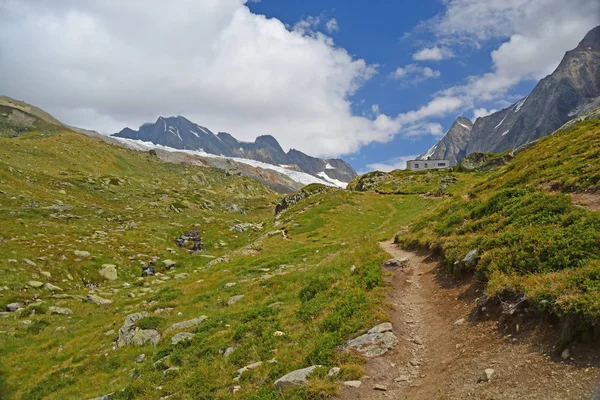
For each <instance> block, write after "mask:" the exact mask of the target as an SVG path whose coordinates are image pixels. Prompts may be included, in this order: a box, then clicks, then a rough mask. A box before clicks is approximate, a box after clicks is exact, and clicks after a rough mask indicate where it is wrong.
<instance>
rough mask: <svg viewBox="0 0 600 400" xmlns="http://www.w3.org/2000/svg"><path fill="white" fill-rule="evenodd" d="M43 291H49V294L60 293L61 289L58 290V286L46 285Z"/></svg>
mask: <svg viewBox="0 0 600 400" xmlns="http://www.w3.org/2000/svg"><path fill="white" fill-rule="evenodd" d="M44 289H46V290H49V291H51V292H62V288H60V287H58V286H55V285H53V284H51V283H46V284H45V285H44Z"/></svg>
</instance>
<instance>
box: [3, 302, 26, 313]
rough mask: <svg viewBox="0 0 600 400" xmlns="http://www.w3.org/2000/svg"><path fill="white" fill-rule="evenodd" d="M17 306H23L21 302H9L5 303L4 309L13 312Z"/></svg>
mask: <svg viewBox="0 0 600 400" xmlns="http://www.w3.org/2000/svg"><path fill="white" fill-rule="evenodd" d="M19 308H23V304H21V303H9V304H7V305H6V311H8V312H15V311H17V310H18V309H19Z"/></svg>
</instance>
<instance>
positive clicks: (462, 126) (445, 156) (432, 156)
mask: <svg viewBox="0 0 600 400" xmlns="http://www.w3.org/2000/svg"><path fill="white" fill-rule="evenodd" d="M472 129H473V123H472V122H471V120H470V119H468V118H465V117H459V118H458V119H456V121H454V123H453V124H452V127H450V130H448V132H446V134H445V135H444V137H442V139H440V141H439V142H438V143H437V144H435V145H434V146H433V147H432V148H430V149H429V150H428V151H427V152H426V153H425V154H423V155H422V156H420V157H419V158H418V159H419V160H448V161H450V165H456V164H457V162H458V160H460V159H461V158H462V157H464V153H465V149H466V147H467V144H468V143H469V140H470V139H471V131H472Z"/></svg>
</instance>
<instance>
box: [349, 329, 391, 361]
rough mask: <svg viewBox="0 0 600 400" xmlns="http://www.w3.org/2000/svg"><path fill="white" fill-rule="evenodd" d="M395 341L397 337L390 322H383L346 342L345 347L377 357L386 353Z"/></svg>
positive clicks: (366, 355) (367, 355) (364, 354)
mask: <svg viewBox="0 0 600 400" xmlns="http://www.w3.org/2000/svg"><path fill="white" fill-rule="evenodd" d="M397 342H398V338H397V337H396V335H394V333H393V332H392V324H390V323H389V322H385V323H383V324H380V325H377V326H375V327H373V328H372V329H370V330H369V331H368V332H367V333H365V334H364V335H362V336H359V337H357V338H356V339H352V340H349V341H348V342H346V349H347V350H354V351H356V352H358V353H359V354H361V355H363V356H365V357H368V358H370V357H378V356H381V355H383V354H385V353H387V352H388V350H390V349H391V348H393V347H394V346H395V345H396V343H397Z"/></svg>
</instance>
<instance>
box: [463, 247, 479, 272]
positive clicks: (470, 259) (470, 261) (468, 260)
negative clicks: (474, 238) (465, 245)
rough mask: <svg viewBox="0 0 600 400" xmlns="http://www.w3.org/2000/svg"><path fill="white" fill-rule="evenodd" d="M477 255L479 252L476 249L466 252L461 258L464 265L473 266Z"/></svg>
mask: <svg viewBox="0 0 600 400" xmlns="http://www.w3.org/2000/svg"><path fill="white" fill-rule="evenodd" d="M478 255H479V252H478V251H477V250H471V251H470V252H468V253H467V255H466V256H465V258H463V260H462V262H463V263H464V264H465V266H466V267H469V268H471V267H474V266H475V264H476V263H477V256H478Z"/></svg>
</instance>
